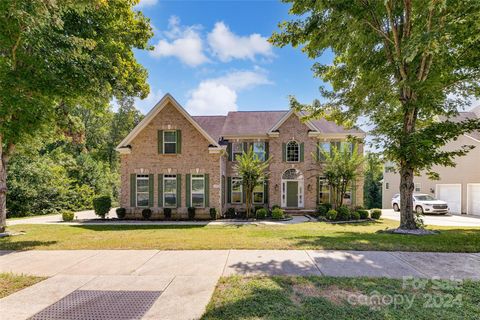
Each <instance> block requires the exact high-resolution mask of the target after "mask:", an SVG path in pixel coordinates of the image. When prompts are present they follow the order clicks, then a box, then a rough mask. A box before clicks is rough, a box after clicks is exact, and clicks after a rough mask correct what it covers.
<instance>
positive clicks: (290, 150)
mask: <svg viewBox="0 0 480 320" xmlns="http://www.w3.org/2000/svg"><path fill="white" fill-rule="evenodd" d="M286 151H287V161H288V162H299V161H300V146H299V145H298V142H296V141H290V142H288V143H287V150H286Z"/></svg>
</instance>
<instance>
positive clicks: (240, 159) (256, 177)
mask: <svg viewBox="0 0 480 320" xmlns="http://www.w3.org/2000/svg"><path fill="white" fill-rule="evenodd" d="M236 161H237V163H236V164H235V166H234V170H235V172H236V173H237V175H238V176H239V177H241V178H242V187H243V192H244V193H245V205H246V209H247V218H249V217H250V213H251V212H252V204H253V189H254V188H255V187H256V186H258V185H259V184H260V183H264V181H265V180H266V179H267V177H268V172H267V168H268V165H269V163H270V159H266V160H265V161H262V160H261V159H259V158H258V156H257V154H256V153H255V152H253V148H252V147H250V148H249V149H248V151H247V152H243V153H242V154H241V155H237V157H236Z"/></svg>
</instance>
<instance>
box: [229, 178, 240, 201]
mask: <svg viewBox="0 0 480 320" xmlns="http://www.w3.org/2000/svg"><path fill="white" fill-rule="evenodd" d="M234 180H239V181H240V182H241V183H240V191H233V181H234ZM230 183H231V185H230V200H231V203H232V204H242V203H243V181H242V178H240V177H232V179H231V180H230ZM234 192H235V193H240V202H233V193H234Z"/></svg>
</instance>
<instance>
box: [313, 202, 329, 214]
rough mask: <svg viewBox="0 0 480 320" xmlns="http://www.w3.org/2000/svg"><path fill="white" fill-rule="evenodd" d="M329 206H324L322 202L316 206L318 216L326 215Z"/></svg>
mask: <svg viewBox="0 0 480 320" xmlns="http://www.w3.org/2000/svg"><path fill="white" fill-rule="evenodd" d="M330 209H331V208H328V206H326V204H324V203H321V204H319V205H318V206H317V211H316V213H317V216H320V217H325V216H326V215H327V212H328V210H330Z"/></svg>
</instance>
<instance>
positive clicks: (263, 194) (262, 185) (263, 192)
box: [242, 181, 265, 204]
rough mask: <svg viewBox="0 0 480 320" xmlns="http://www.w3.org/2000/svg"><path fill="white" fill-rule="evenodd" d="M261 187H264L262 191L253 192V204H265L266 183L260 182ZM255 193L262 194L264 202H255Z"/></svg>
mask: <svg viewBox="0 0 480 320" xmlns="http://www.w3.org/2000/svg"><path fill="white" fill-rule="evenodd" d="M260 186H261V187H262V191H255V190H254V191H253V192H252V202H253V204H264V203H265V185H264V181H262V182H260ZM255 193H261V194H262V201H261V202H255ZM242 196H243V194H242Z"/></svg>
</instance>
